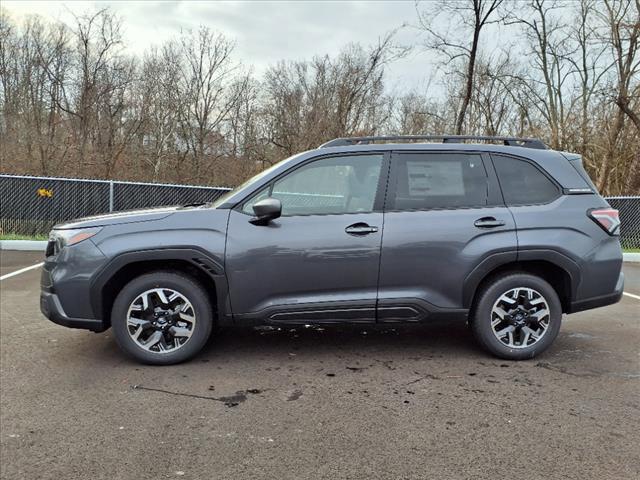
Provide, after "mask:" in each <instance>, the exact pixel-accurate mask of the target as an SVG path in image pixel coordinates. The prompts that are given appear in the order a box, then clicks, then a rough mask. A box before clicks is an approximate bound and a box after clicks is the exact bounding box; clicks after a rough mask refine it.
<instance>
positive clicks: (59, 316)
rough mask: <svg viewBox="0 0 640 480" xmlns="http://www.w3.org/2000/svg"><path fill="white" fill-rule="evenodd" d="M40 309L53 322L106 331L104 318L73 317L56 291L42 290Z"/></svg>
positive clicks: (72, 326)
mask: <svg viewBox="0 0 640 480" xmlns="http://www.w3.org/2000/svg"><path fill="white" fill-rule="evenodd" d="M40 311H41V312H42V314H43V315H44V316H45V317H47V318H48V319H49V320H51V321H52V322H53V323H57V324H58V325H62V326H65V327H69V328H83V329H85V330H91V331H93V332H104V331H105V330H106V329H107V328H106V327H105V326H104V323H103V322H102V320H98V319H95V318H71V317H68V316H67V315H66V313H65V312H64V310H63V308H62V305H61V304H60V300H59V299H58V296H57V295H56V294H55V293H50V292H46V291H44V290H43V291H41V292H40Z"/></svg>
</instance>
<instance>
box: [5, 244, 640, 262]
mask: <svg viewBox="0 0 640 480" xmlns="http://www.w3.org/2000/svg"><path fill="white" fill-rule="evenodd" d="M46 248H47V242H46V241H45V240H43V241H39V240H0V250H27V251H32V252H44V251H45V250H46ZM622 257H623V260H624V261H625V262H640V253H623V254H622Z"/></svg>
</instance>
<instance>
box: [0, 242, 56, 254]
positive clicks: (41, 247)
mask: <svg viewBox="0 0 640 480" xmlns="http://www.w3.org/2000/svg"><path fill="white" fill-rule="evenodd" d="M46 249H47V241H46V240H0V250H25V251H30V252H44V251H45V250H46Z"/></svg>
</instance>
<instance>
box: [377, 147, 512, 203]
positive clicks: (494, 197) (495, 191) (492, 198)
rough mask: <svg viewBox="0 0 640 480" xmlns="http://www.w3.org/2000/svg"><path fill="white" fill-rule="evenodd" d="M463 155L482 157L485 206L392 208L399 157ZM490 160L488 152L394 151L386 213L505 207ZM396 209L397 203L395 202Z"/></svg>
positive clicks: (452, 150) (386, 199) (396, 184)
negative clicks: (485, 183) (485, 176)
mask: <svg viewBox="0 0 640 480" xmlns="http://www.w3.org/2000/svg"><path fill="white" fill-rule="evenodd" d="M452 153H455V154H462V155H475V156H477V157H480V161H481V162H482V166H483V168H484V171H485V173H486V175H487V203H486V204H484V205H464V206H457V207H454V206H449V207H431V208H398V209H396V208H390V203H391V201H392V200H395V195H396V190H397V186H398V183H397V180H398V167H397V165H398V157H400V156H401V155H403V154H405V155H406V154H409V155H416V154H419V155H425V154H426V155H439V154H452ZM489 162H490V159H489V157H488V154H487V152H483V151H481V150H456V149H451V150H437V151H434V150H394V151H393V152H392V157H391V173H390V175H389V181H388V184H387V197H386V198H385V205H384V212H385V213H392V212H432V211H448V210H479V209H482V208H494V207H504V203H503V202H502V198H501V196H502V194H501V192H500V187H499V186H498V183H497V178H496V177H497V176H496V172H495V170H494V169H493V164H491V167H489V165H488V163H489ZM394 207H395V201H394Z"/></svg>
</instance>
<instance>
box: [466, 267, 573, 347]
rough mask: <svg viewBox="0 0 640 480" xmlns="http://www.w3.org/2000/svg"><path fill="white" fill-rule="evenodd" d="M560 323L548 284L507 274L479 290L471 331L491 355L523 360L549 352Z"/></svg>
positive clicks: (559, 310)
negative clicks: (548, 349)
mask: <svg viewBox="0 0 640 480" xmlns="http://www.w3.org/2000/svg"><path fill="white" fill-rule="evenodd" d="M561 320H562V305H561V303H560V298H559V297H558V294H557V293H556V291H555V290H554V288H553V287H552V286H551V285H550V284H549V283H548V282H546V281H545V280H544V279H542V278H540V277H537V276H535V275H530V274H527V273H510V274H505V275H503V276H500V277H496V278H494V279H493V280H492V281H491V282H489V283H487V284H486V285H484V286H483V287H482V289H481V291H480V292H479V294H478V299H477V302H476V303H475V308H474V311H473V313H472V318H471V329H472V331H473V333H474V336H475V337H476V339H477V340H478V342H479V343H480V344H481V345H482V346H483V347H484V348H485V349H487V350H488V351H490V352H491V353H493V354H494V355H496V356H498V357H500V358H505V359H509V360H523V359H528V358H533V357H535V356H536V355H538V354H539V353H541V352H543V351H544V350H546V349H547V348H549V346H550V345H551V344H552V343H553V341H554V340H555V338H556V337H557V336H558V332H559V331H560V323H561Z"/></svg>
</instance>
